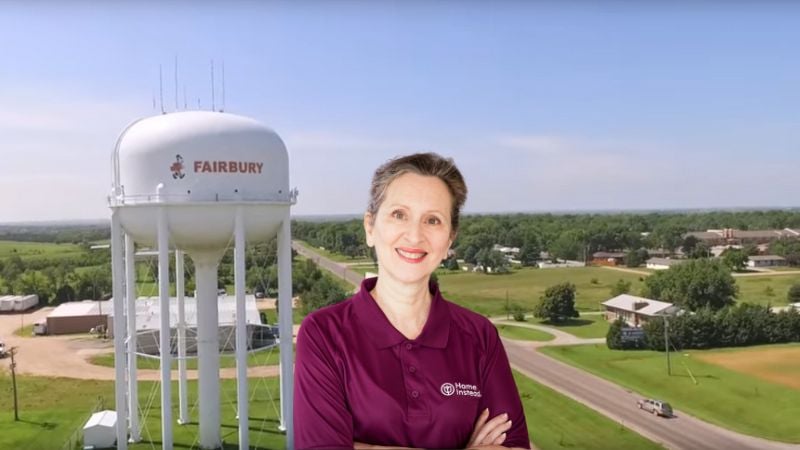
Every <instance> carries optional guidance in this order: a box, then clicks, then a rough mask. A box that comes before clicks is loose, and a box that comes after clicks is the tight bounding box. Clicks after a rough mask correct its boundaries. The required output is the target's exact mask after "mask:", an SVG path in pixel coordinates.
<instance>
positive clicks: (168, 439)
mask: <svg viewBox="0 0 800 450" xmlns="http://www.w3.org/2000/svg"><path fill="white" fill-rule="evenodd" d="M158 297H159V298H158V302H159V306H160V308H159V312H160V314H161V317H160V319H161V324H160V327H159V347H160V348H161V351H160V352H159V354H160V357H161V448H163V449H165V450H172V377H171V375H172V374H171V372H170V369H171V366H172V348H171V345H170V334H171V330H170V323H169V230H168V229H167V217H166V211H165V210H163V209H162V210H161V211H159V214H158Z"/></svg>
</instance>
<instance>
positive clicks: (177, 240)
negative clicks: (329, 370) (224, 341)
mask: <svg viewBox="0 0 800 450" xmlns="http://www.w3.org/2000/svg"><path fill="white" fill-rule="evenodd" d="M112 170H113V174H112V179H113V181H112V182H113V187H112V192H111V195H110V197H109V204H110V207H111V210H112V216H111V247H112V272H113V279H114V284H113V296H114V323H113V326H114V330H115V332H114V350H115V368H116V389H115V397H116V405H117V415H118V419H119V420H118V421H117V430H116V431H117V443H118V447H117V448H122V449H124V448H126V447H127V441H128V437H129V435H128V431H130V439H131V441H138V440H139V435H140V429H139V424H138V418H137V411H138V393H137V388H136V379H137V378H136V349H137V347H136V305H135V299H136V292H135V284H136V281H135V274H134V244H135V243H139V244H142V245H146V246H150V247H152V248H154V249H157V250H158V281H159V302H160V305H159V310H160V327H159V334H158V339H159V347H160V348H161V349H170V348H171V343H170V336H171V334H172V330H171V324H170V308H169V303H170V300H169V297H170V296H169V252H170V251H171V250H174V251H175V254H176V271H177V272H179V273H178V274H176V277H175V279H176V282H177V284H178V286H177V288H178V289H177V294H178V319H177V321H178V323H177V324H176V330H175V332H176V334H177V336H178V355H179V356H178V360H179V361H178V362H179V381H180V383H179V390H180V408H179V411H180V417H179V420H178V421H179V422H183V421H186V420H188V412H187V401H186V395H187V393H186V365H185V355H186V348H185V345H186V344H185V343H186V336H185V332H186V330H185V328H186V324H185V318H184V309H183V267H182V266H183V254H184V253H185V254H187V255H189V257H191V259H192V260H193V262H194V266H195V275H196V285H197V293H196V296H197V298H196V302H197V330H196V332H197V336H196V342H197V359H198V384H199V385H198V396H199V399H198V404H199V416H200V421H199V437H198V443H199V446H200V448H204V449H205V448H218V447H219V446H220V444H221V438H220V373H219V333H218V329H219V318H218V309H217V299H218V297H217V280H218V277H217V268H218V264H219V261H220V258H221V257H222V256H223V254H224V252H225V250H226V249H227V248H229V245H230V244H231V243H233V246H234V249H235V250H234V279H235V295H236V314H235V317H236V327H235V337H236V343H235V352H236V367H237V370H236V378H237V411H238V420H239V446H240V447H239V448H243V449H247V448H249V446H248V444H249V436H248V433H249V427H248V419H249V414H248V380H247V350H248V349H247V347H248V344H247V335H246V333H247V324H246V322H245V321H246V312H245V272H246V268H245V244H246V243H257V242H264V241H267V240H269V239H271V238H273V237H275V236H276V235H277V237H278V274H279V275H278V282H279V291H278V292H279V293H278V304H279V314H280V317H279V320H278V321H279V334H280V336H282V337H286V338H285V339H281V340H280V361H281V373H280V376H281V416H282V417H281V422H282V425H283V426H284V427H285V429H286V443H287V448H292V447H293V427H292V403H291V399H292V385H293V380H292V364H293V358H292V339H291V337H292V304H291V297H292V291H291V289H292V278H291V231H290V216H289V210H290V207H291V205H293V204H294V203H295V201H296V197H297V192H296V191H294V190H290V188H289V162H288V155H287V152H286V147H285V146H284V144H283V141H281V139H280V137H278V135H277V134H276V133H275V132H274V131H272V130H270V129H269V128H267V127H265V126H263V125H261V124H260V123H258V122H257V121H255V120H252V119H249V118H245V117H241V116H237V115H233V114H227V113H218V112H209V111H188V112H177V113H171V114H164V115H159V116H154V117H148V118H145V119H141V120H138V121H136V122H134V123H133V124H131V125H129V126H128V127H127V128H126V129H125V130H124V131H123V132H122V134H121V135H120V137H119V139H118V141H117V145H116V147H115V148H114V153H113V155H112ZM122 299H126V301H125V302H123V301H119V300H122ZM126 316H127V320H126ZM116 330H125V332H116ZM126 344H127V352H126ZM126 354H127V361H126ZM172 358H173V357H172V355H171V351H165V352H160V359H161V362H160V364H161V426H162V436H161V439H162V447H163V448H165V449H171V448H172V445H173V439H172V422H173V420H172V405H171V371H170V367H171V362H172ZM120 405H127V408H125V407H120Z"/></svg>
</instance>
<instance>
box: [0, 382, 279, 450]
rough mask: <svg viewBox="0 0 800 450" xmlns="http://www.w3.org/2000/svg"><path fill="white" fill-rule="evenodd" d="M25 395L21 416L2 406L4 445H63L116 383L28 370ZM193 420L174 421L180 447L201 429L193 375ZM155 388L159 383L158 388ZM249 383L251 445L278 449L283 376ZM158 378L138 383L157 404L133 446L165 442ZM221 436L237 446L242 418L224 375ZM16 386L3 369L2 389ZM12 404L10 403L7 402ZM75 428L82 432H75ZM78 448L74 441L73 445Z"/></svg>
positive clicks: (0, 440) (110, 398) (143, 398)
mask: <svg viewBox="0 0 800 450" xmlns="http://www.w3.org/2000/svg"><path fill="white" fill-rule="evenodd" d="M17 385H18V388H19V399H20V420H21V421H20V422H14V414H13V411H12V409H11V407H10V403H11V402H10V401H9V402H6V401H5V399H4V401H3V405H4V406H3V408H2V411H0V429H2V430H3V432H2V433H0V448H8V449H11V448H35V449H41V450H50V449H53V450H58V449H61V448H62V447H63V446H64V443H65V442H67V441H68V440H69V439H70V438H71V437H75V436H79V435H80V428H81V427H82V426H83V424H84V423H85V422H86V420H87V419H88V418H89V416H90V415H91V413H92V411H93V409H94V408H96V407H105V408H109V409H113V408H114V383H113V382H111V381H91V380H74V379H68V378H45V377H30V376H23V377H18V378H17ZM188 386H189V392H190V395H189V409H190V412H189V415H190V419H191V421H190V423H189V424H187V425H184V426H175V427H174V440H175V447H176V448H181V447H183V448H191V447H192V446H193V444H194V443H195V436H196V435H197V431H198V430H197V428H198V425H197V421H198V414H199V411H198V408H197V407H196V405H194V403H193V402H195V400H196V399H197V382H195V381H189V383H188ZM153 388H155V389H156V391H155V392H153ZM249 388H250V411H251V420H250V430H251V431H250V445H251V448H259V449H277V448H283V447H284V446H285V439H284V437H283V435H282V434H281V433H280V432H278V431H277V429H276V427H277V424H278V417H279V415H278V411H279V410H280V403H279V398H280V393H279V385H278V378H277V377H274V378H264V379H251V380H250V383H249ZM158 389H159V388H158V384H157V383H154V382H140V383H139V404H140V408H142V409H143V410H144V409H146V406H147V405H148V400H149V398H150V396H151V394H154V396H153V398H154V400H153V401H152V407H151V409H150V411H149V413H148V415H147V420H146V421H144V426H143V428H142V436H143V438H144V441H143V442H141V443H139V444H135V445H131V446H130V448H132V449H151V448H153V446H155V447H156V448H158V447H160V441H161V419H160V413H159V411H160V400H159V391H158ZM221 389H222V395H221V398H222V402H223V406H222V408H221V412H222V438H223V440H224V441H225V444H226V445H225V447H224V448H230V449H234V448H237V447H236V446H235V445H233V444H235V443H236V442H237V441H238V437H237V433H238V431H237V430H238V421H237V420H236V419H235V417H236V411H235V399H236V380H222V381H221ZM10 391H11V379H10V377H9V376H8V375H7V374H5V373H3V374H0V392H3V393H4V396H5V394H6V393H9V392H10ZM172 393H173V397H172V404H173V417H175V418H177V417H178V411H177V407H178V384H177V382H174V383H173V384H172ZM6 405H8V407H6ZM74 433H77V434H76V435H74ZM73 448H75V447H73Z"/></svg>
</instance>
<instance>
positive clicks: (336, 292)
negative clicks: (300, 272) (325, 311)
mask: <svg viewBox="0 0 800 450" xmlns="http://www.w3.org/2000/svg"><path fill="white" fill-rule="evenodd" d="M348 296H349V293H348V292H347V291H345V290H344V289H343V288H342V287H341V286H340V285H339V284H338V283H336V282H335V281H333V280H331V279H330V278H329V277H328V276H323V277H321V278H320V279H318V280H317V281H316V282H315V283H314V284H313V285H312V286H311V289H309V290H307V291H305V292H303V293H302V294H300V306H301V308H302V311H303V314H309V313H311V312H312V311H316V310H317V309H320V308H323V307H325V306H329V305H333V304H335V303H339V302H341V301H342V300H344V299H346V298H347V297H348Z"/></svg>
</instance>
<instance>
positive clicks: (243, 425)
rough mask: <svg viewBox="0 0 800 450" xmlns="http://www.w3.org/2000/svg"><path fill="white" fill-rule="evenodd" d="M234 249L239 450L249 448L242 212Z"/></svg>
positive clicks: (237, 223) (239, 215)
mask: <svg viewBox="0 0 800 450" xmlns="http://www.w3.org/2000/svg"><path fill="white" fill-rule="evenodd" d="M235 234H236V237H235V239H236V247H235V252H234V261H233V276H234V280H235V284H236V406H237V408H238V413H239V414H238V416H239V448H240V449H241V450H247V449H249V448H250V427H249V425H250V420H249V408H248V406H249V405H248V397H249V395H248V390H247V309H246V305H245V292H244V288H245V286H244V283H245V278H244V275H245V268H244V255H245V235H244V211H243V210H242V207H241V206H240V207H239V208H238V209H237V211H236V231H235Z"/></svg>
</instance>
